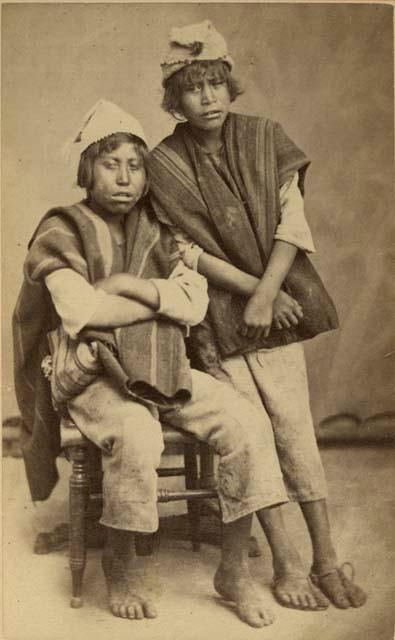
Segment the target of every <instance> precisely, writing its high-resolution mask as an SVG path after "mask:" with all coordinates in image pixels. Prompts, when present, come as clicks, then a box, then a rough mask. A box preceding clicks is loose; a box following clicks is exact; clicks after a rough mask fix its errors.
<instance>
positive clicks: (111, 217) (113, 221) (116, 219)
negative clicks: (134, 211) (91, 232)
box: [86, 198, 125, 227]
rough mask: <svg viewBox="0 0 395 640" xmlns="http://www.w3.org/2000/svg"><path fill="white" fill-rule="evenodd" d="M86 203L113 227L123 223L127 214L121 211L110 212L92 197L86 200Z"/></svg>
mask: <svg viewBox="0 0 395 640" xmlns="http://www.w3.org/2000/svg"><path fill="white" fill-rule="evenodd" d="M86 205H87V206H88V207H89V209H91V210H92V211H93V212H94V213H97V215H98V216H100V217H101V218H102V219H103V220H104V221H105V222H107V224H109V225H110V226H113V227H119V226H120V225H122V224H123V222H124V220H125V214H123V213H120V214H116V213H110V212H109V211H107V210H106V209H104V208H103V207H101V206H100V205H99V204H98V203H97V202H94V201H93V200H91V199H90V198H88V199H87V200H86Z"/></svg>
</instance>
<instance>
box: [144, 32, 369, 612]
mask: <svg viewBox="0 0 395 640" xmlns="http://www.w3.org/2000/svg"><path fill="white" fill-rule="evenodd" d="M161 66H162V71H163V86H164V98H163V107H164V108H165V110H167V111H168V112H170V113H172V114H173V115H174V116H175V117H176V118H177V119H179V120H181V121H182V123H180V124H178V125H177V126H176V128H175V130H174V132H173V134H172V135H170V136H169V137H167V138H166V139H165V140H163V142H162V143H161V144H160V145H159V146H158V147H157V148H156V149H154V151H153V152H152V153H151V156H150V160H149V167H150V172H151V189H150V193H151V201H152V203H153V206H154V209H155V211H156V213H157V216H158V218H159V220H161V222H164V223H165V224H167V225H168V226H169V227H170V228H172V230H173V233H174V234H175V237H176V239H177V241H178V243H179V246H180V247H181V249H182V250H183V252H184V261H185V263H186V264H187V265H190V266H195V267H196V266H197V268H198V271H199V273H202V274H204V275H205V276H206V277H207V279H208V282H209V296H210V305H209V311H208V315H207V318H206V320H205V322H204V323H202V324H201V325H199V326H198V327H196V328H195V329H194V330H193V331H192V334H191V348H192V352H193V354H194V357H195V358H196V360H197V362H198V364H199V366H200V367H201V368H202V369H203V370H205V371H209V372H211V373H212V374H213V375H214V376H216V377H218V378H224V377H225V378H226V377H227V378H228V379H229V380H230V381H231V382H232V383H233V385H234V386H235V387H236V388H237V389H238V390H239V391H241V392H243V393H244V394H245V395H247V396H248V397H250V399H251V400H252V401H253V402H254V403H255V404H256V406H257V408H258V407H259V408H260V411H261V424H262V430H265V431H270V433H271V434H272V447H273V449H276V451H277V454H278V458H279V462H280V466H281V469H282V472H283V475H284V480H285V484H286V488H287V492H288V496H289V498H290V499H291V500H297V501H298V502H299V503H300V506H301V509H302V512H303V515H304V517H305V520H306V523H307V526H308V529H309V533H310V537H311V541H312V545H313V563H312V568H311V573H310V575H309V577H308V578H307V577H306V576H305V574H304V571H303V568H302V565H301V561H300V558H299V556H298V553H297V551H296V549H295V548H294V547H293V544H292V542H291V540H290V538H289V537H288V534H287V532H286V530H285V528H284V525H283V522H282V516H281V511H280V510H279V509H272V510H264V511H258V513H257V515H258V518H259V520H260V522H261V525H262V527H263V529H264V531H265V533H266V536H267V538H268V540H269V543H270V546H271V549H272V552H273V568H274V580H273V592H274V595H275V596H276V598H277V599H278V601H279V602H280V603H281V604H282V605H284V606H291V607H294V608H299V609H312V610H317V609H320V608H325V607H326V606H327V604H328V601H327V600H326V598H325V597H324V596H323V595H322V593H323V594H325V595H326V597H327V598H328V599H329V600H330V601H331V602H332V603H333V604H335V605H336V606H338V607H340V608H347V607H349V606H355V607H356V606H360V605H362V604H363V603H364V601H365V599H366V598H365V594H364V593H363V591H362V590H361V589H360V588H359V587H358V586H357V585H355V584H354V583H353V581H352V579H348V578H347V577H346V575H345V573H344V571H343V568H342V567H339V566H338V561H337V556H336V552H335V549H334V545H333V543H332V539H331V534H330V527H329V520H328V514H327V505H326V486H325V479H324V472H323V469H322V464H321V460H320V456H319V452H318V448H317V444H316V440H315V435H314V428H313V422H312V417H311V413H310V407H309V396H308V388H307V376H306V370H305V361H304V354H303V347H302V344H301V343H302V341H303V340H306V339H309V338H312V337H313V336H315V335H317V334H319V333H321V332H324V331H328V330H331V329H334V328H336V327H337V316H336V311H335V309H334V306H333V303H332V301H331V299H330V298H329V296H328V294H327V292H326V290H325V288H324V286H323V284H322V282H321V280H320V278H319V276H318V274H317V273H316V271H315V269H314V268H313V266H312V264H311V263H310V261H309V260H308V258H307V256H306V252H310V251H313V250H314V247H313V243H312V238H311V234H310V230H309V228H308V225H307V223H306V220H305V217H304V212H303V198H302V195H303V185H304V177H305V173H306V169H307V167H308V164H309V161H308V159H307V158H306V156H305V155H304V153H303V152H302V151H301V150H300V149H299V148H298V147H297V146H296V145H295V144H294V143H293V142H292V141H291V140H290V139H289V138H288V136H287V135H286V134H285V133H284V131H283V129H282V127H281V126H280V125H279V124H278V123H275V122H273V121H271V120H268V119H266V118H263V117H252V116H245V115H241V114H236V113H232V112H230V105H231V103H232V102H233V101H234V100H235V99H236V97H237V96H238V95H239V93H240V89H239V87H238V84H237V82H236V81H235V79H234V78H233V76H232V68H233V66H234V62H233V60H232V58H231V56H230V55H229V52H228V50H227V46H226V42H225V40H224V38H223V37H222V36H221V35H220V34H219V33H218V32H217V31H216V30H215V28H214V27H213V25H212V24H211V23H210V22H209V21H208V20H206V21H204V22H202V23H200V24H196V25H189V26H186V27H181V28H175V29H173V30H172V32H171V34H170V42H169V48H168V52H167V54H166V55H165V58H164V60H163V61H162V65H161ZM269 416H270V419H269ZM315 586H316V587H319V589H320V591H318V590H317V589H316V588H315ZM321 592H322V593H321Z"/></svg>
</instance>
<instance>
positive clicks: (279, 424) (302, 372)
mask: <svg viewBox="0 0 395 640" xmlns="http://www.w3.org/2000/svg"><path fill="white" fill-rule="evenodd" d="M223 368H224V369H225V371H226V373H227V374H228V376H229V377H230V379H231V381H232V383H233V385H234V387H235V388H236V389H237V390H238V391H239V392H241V393H242V394H243V395H244V396H245V397H246V398H248V399H249V400H250V401H251V402H252V403H254V405H255V406H256V408H257V410H258V411H259V413H260V424H261V428H262V430H264V432H265V441H266V442H270V444H269V446H272V447H273V448H274V449H275V450H276V451H277V455H278V460H279V463H280V467H281V471H282V473H283V477H284V483H285V488H286V491H287V494H288V498H289V499H290V500H293V501H298V502H309V501H312V500H320V499H323V498H326V496H327V485H326V480H325V474H324V469H323V466H322V462H321V457H320V453H319V450H318V446H317V441H316V437H315V432H314V425H313V419H312V415H311V410H310V399H309V389H308V381H307V372H306V362H305V356H304V349H303V345H302V344H301V343H300V342H299V343H294V344H290V345H287V346H285V347H278V348H275V349H260V350H259V351H255V352H253V353H249V354H247V355H243V356H235V357H232V358H228V359H226V360H225V361H224V362H223ZM263 461H264V458H263Z"/></svg>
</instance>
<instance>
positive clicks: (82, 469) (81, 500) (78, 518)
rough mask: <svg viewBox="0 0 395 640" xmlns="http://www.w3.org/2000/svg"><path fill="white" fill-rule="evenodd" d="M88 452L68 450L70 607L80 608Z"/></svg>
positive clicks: (84, 546) (87, 482) (87, 487)
mask: <svg viewBox="0 0 395 640" xmlns="http://www.w3.org/2000/svg"><path fill="white" fill-rule="evenodd" d="M87 458H88V452H87V449H86V447H85V446H73V447H71V448H70V459H71V461H72V474H71V476H70V516H69V517H70V552H69V553H70V569H71V577H72V593H73V596H72V598H71V601H70V606H71V607H73V608H78V607H82V579H83V575H84V569H85V563H86V541H85V515H86V508H87V499H88V492H89V476H88V459H87Z"/></svg>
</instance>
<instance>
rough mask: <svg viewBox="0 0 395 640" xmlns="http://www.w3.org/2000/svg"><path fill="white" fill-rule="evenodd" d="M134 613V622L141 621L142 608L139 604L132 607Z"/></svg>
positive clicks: (142, 616)
mask: <svg viewBox="0 0 395 640" xmlns="http://www.w3.org/2000/svg"><path fill="white" fill-rule="evenodd" d="M134 613H135V618H136V620H142V619H143V618H144V613H143V608H142V606H141V604H135V605H134Z"/></svg>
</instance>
